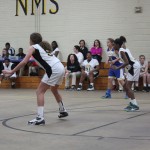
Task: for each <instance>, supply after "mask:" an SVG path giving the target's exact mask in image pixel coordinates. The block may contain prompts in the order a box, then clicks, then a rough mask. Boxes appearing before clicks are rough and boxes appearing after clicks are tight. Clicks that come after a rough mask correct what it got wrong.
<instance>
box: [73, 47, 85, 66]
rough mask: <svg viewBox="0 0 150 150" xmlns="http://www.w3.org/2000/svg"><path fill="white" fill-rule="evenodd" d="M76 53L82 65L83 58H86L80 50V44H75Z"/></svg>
mask: <svg viewBox="0 0 150 150" xmlns="http://www.w3.org/2000/svg"><path fill="white" fill-rule="evenodd" d="M74 53H75V55H76V56H77V58H78V62H79V64H80V65H81V64H82V62H83V60H84V56H83V54H82V53H81V52H80V47H79V46H78V45H75V46H74Z"/></svg>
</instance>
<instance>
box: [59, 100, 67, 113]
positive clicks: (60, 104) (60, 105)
mask: <svg viewBox="0 0 150 150" xmlns="http://www.w3.org/2000/svg"><path fill="white" fill-rule="evenodd" d="M58 105H59V109H60V111H66V109H65V107H64V105H63V102H62V101H61V102H59V103H58Z"/></svg>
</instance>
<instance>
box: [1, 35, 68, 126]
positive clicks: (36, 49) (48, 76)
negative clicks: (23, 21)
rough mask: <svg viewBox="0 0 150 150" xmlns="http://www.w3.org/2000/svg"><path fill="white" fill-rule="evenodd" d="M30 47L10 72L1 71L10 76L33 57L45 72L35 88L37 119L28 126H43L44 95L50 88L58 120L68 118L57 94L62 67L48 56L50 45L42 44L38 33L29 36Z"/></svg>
mask: <svg viewBox="0 0 150 150" xmlns="http://www.w3.org/2000/svg"><path fill="white" fill-rule="evenodd" d="M30 45H31V46H30V47H29V50H28V53H27V54H26V56H25V58H24V59H23V61H21V62H20V63H19V64H18V65H17V66H16V67H15V68H14V69H13V70H12V71H7V70H3V73H4V74H5V76H11V75H12V74H13V73H14V72H16V71H17V70H19V69H20V68H22V67H23V66H24V65H25V64H27V62H28V61H29V59H30V57H31V56H33V58H34V59H35V61H36V62H37V64H39V66H40V67H42V68H43V69H44V70H45V74H44V76H43V78H42V80H41V82H40V84H39V86H38V88H37V91H36V95H37V105H38V108H37V117H36V118H35V119H33V120H31V121H29V122H28V124H34V125H41V124H45V119H44V94H45V92H46V91H47V90H48V89H49V88H50V87H51V91H52V93H53V95H54V96H55V98H56V101H57V102H58V105H59V116H58V117H59V118H62V117H66V116H68V113H67V111H66V109H65V107H64V105H63V102H62V97H61V95H60V94H59V93H58V87H59V85H60V84H61V82H62V78H63V76H64V66H63V65H62V63H61V62H60V60H59V59H58V58H56V57H55V56H54V55H50V44H49V43H48V42H44V41H43V42H42V36H41V35H40V34H39V33H32V34H31V35H30Z"/></svg>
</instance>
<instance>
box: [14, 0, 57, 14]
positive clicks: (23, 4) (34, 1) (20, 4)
mask: <svg viewBox="0 0 150 150" xmlns="http://www.w3.org/2000/svg"><path fill="white" fill-rule="evenodd" d="M29 2H30V3H29ZM47 2H49V3H51V4H53V5H54V6H55V9H52V8H49V11H48V13H49V14H56V13H57V12H58V10H59V5H58V3H57V2H56V0H16V15H15V16H19V10H20V9H19V8H21V10H22V11H23V12H24V14H25V15H26V16H27V15H28V13H29V11H30V12H31V13H30V14H31V15H35V7H36V9H38V8H39V7H40V6H41V5H42V10H41V15H45V14H46V13H47V12H46V6H47ZM28 5H31V6H32V7H31V10H28Z"/></svg>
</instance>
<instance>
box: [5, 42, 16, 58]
mask: <svg viewBox="0 0 150 150" xmlns="http://www.w3.org/2000/svg"><path fill="white" fill-rule="evenodd" d="M5 47H6V50H7V52H8V54H9V56H15V49H14V48H13V47H11V46H10V43H6V44H5Z"/></svg>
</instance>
